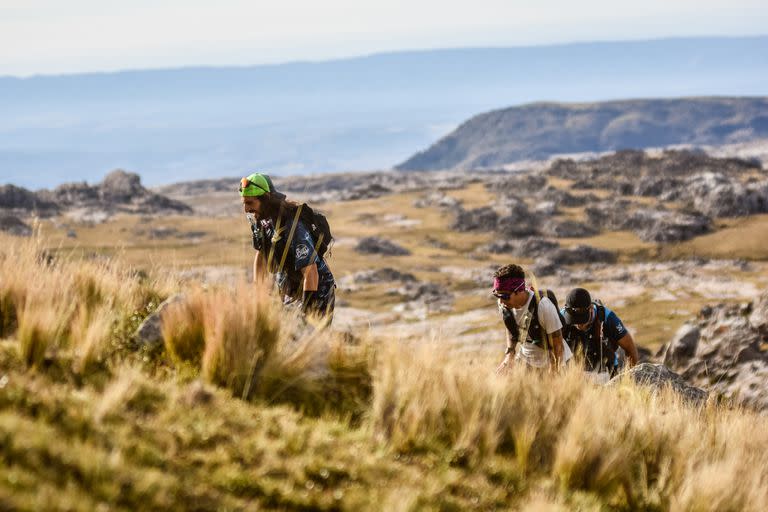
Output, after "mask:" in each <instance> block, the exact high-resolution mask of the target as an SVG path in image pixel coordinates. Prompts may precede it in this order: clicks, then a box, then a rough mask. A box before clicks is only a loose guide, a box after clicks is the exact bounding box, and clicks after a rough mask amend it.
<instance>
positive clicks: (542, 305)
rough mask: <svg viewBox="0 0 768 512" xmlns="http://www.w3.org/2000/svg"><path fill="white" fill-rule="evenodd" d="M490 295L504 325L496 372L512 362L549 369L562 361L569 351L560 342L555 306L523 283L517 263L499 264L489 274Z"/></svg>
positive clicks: (523, 278) (558, 316)
mask: <svg viewBox="0 0 768 512" xmlns="http://www.w3.org/2000/svg"><path fill="white" fill-rule="evenodd" d="M493 277H494V281H493V295H494V296H495V297H496V298H497V299H498V301H499V311H500V313H501V316H502V319H503V320H504V326H505V327H506V328H507V349H506V351H505V352H504V360H503V361H502V362H501V364H500V365H499V367H498V369H497V372H502V371H503V370H504V369H505V368H506V367H508V366H509V364H510V363H511V361H512V358H513V354H514V360H516V361H521V362H523V363H525V364H526V365H528V366H530V367H533V368H547V367H549V368H552V369H556V368H557V367H558V366H561V365H563V364H565V362H566V361H567V360H568V359H570V357H571V356H572V353H571V351H570V348H569V347H568V346H567V345H566V344H565V343H564V342H563V336H562V332H561V329H562V327H563V325H562V322H561V321H560V315H559V314H558V311H557V307H556V306H555V305H554V304H553V303H552V301H551V300H550V299H549V298H548V297H547V296H546V295H543V296H539V294H537V293H534V291H533V290H530V289H528V288H527V287H526V286H525V271H524V270H523V269H522V267H520V266H519V265H507V266H504V267H501V268H500V269H498V270H497V271H496V273H495V274H494V275H493Z"/></svg>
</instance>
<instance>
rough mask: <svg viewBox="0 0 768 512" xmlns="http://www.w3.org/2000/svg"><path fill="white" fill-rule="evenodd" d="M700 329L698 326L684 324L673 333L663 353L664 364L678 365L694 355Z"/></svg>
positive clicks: (699, 336)
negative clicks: (673, 335)
mask: <svg viewBox="0 0 768 512" xmlns="http://www.w3.org/2000/svg"><path fill="white" fill-rule="evenodd" d="M699 338H701V331H700V330H699V328H698V326H696V325H693V324H685V325H683V326H682V327H680V329H678V330H677V333H675V337H674V338H673V339H672V341H670V342H669V345H668V346H667V348H666V352H665V353H664V364H665V365H668V366H678V365H681V364H684V363H685V362H686V361H689V360H690V359H691V358H692V357H693V356H694V355H696V347H698V345H699Z"/></svg>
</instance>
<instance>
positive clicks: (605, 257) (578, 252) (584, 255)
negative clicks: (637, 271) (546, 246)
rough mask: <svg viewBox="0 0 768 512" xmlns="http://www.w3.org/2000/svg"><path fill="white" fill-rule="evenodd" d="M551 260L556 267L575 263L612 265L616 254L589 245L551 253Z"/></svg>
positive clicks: (563, 248) (561, 249)
mask: <svg viewBox="0 0 768 512" xmlns="http://www.w3.org/2000/svg"><path fill="white" fill-rule="evenodd" d="M551 259H552V261H554V262H555V263H557V264H558V265H572V264H577V263H614V262H615V261H616V254H614V253H613V252H611V251H607V250H605V249H598V248H597V247H592V246H591V245H577V246H574V247H568V248H565V247H562V248H560V249H557V250H556V251H554V252H553V253H551Z"/></svg>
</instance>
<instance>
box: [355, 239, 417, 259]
mask: <svg viewBox="0 0 768 512" xmlns="http://www.w3.org/2000/svg"><path fill="white" fill-rule="evenodd" d="M355 251H357V252H359V253H361V254H379V255H382V256H407V255H409V254H411V251H409V250H408V249H406V248H405V247H403V246H401V245H397V244H396V243H394V242H390V241H389V240H387V239H385V238H379V237H375V236H369V237H366V238H362V239H360V241H359V242H358V243H357V245H356V246H355Z"/></svg>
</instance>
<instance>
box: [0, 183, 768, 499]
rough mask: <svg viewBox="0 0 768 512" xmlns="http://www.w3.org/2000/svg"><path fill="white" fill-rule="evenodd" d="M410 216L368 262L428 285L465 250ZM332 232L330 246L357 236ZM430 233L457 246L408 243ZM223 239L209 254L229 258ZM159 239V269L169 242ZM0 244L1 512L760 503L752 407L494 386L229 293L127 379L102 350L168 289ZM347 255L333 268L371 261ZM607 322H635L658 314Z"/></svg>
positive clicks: (481, 364)
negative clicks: (335, 236) (405, 251)
mask: <svg viewBox="0 0 768 512" xmlns="http://www.w3.org/2000/svg"><path fill="white" fill-rule="evenodd" d="M413 199H415V196H414V197H398V198H396V199H393V201H400V203H397V204H393V203H392V202H391V201H390V202H389V203H388V204H386V205H384V204H382V202H378V203H377V202H375V201H371V202H367V203H366V202H363V201H361V202H357V203H354V204H352V205H351V206H350V207H349V208H345V209H344V210H343V211H339V210H334V215H335V216H337V217H334V219H346V220H347V221H349V220H350V219H351V218H352V217H353V216H354V215H358V214H359V212H360V211H359V210H358V211H355V208H357V207H359V208H361V209H373V210H374V211H377V212H381V213H384V211H385V209H387V208H389V209H392V208H397V209H398V211H403V212H404V213H405V214H406V215H408V216H411V215H412V214H413V215H416V214H417V212H415V211H412V210H411V208H412V207H411V206H410V203H409V201H412V200H413ZM353 207H354V208H353ZM390 211H391V210H390ZM418 214H419V215H420V217H419V218H423V219H424V223H423V224H422V225H420V226H419V227H417V228H415V229H412V230H409V231H408V232H407V233H405V234H403V235H402V236H401V238H402V240H403V243H404V244H405V245H408V246H409V247H411V248H412V249H414V251H415V252H414V254H413V255H412V256H410V257H407V258H405V259H392V260H388V259H381V260H375V262H374V263H373V266H379V265H381V266H386V265H389V266H392V265H394V266H397V265H395V264H396V263H398V262H400V264H402V265H403V266H406V267H408V269H409V270H410V269H411V268H412V267H413V268H416V270H415V272H417V273H419V277H422V276H423V275H426V276H430V278H432V279H434V280H436V281H438V282H439V280H440V279H441V276H440V265H443V264H445V261H444V260H445V258H446V257H447V256H450V255H455V251H456V248H457V247H464V245H462V244H467V245H468V246H469V245H471V244H472V243H477V242H478V240H479V239H477V240H476V239H471V240H470V239H468V238H466V239H465V238H462V239H461V240H458V241H457V240H453V239H451V238H452V237H454V238H457V236H456V235H455V234H451V233H450V232H448V231H447V229H446V225H447V222H448V221H447V219H446V218H445V217H444V216H442V215H441V214H440V213H439V212H438V211H436V210H429V209H427V210H419V212H418ZM422 214H423V215H422ZM232 221H233V220H232V219H226V220H222V221H221V222H232ZM126 222H127V221H126ZM344 226H346V227H343V228H342V229H340V230H339V231H340V233H339V234H340V235H342V236H362V235H364V234H365V229H368V228H365V229H362V230H360V231H359V232H358V231H355V230H353V229H352V227H351V226H352V224H344ZM93 229H94V230H95V231H94V235H93V236H94V240H95V239H96V231H97V230H98V229H102V228H96V227H95V228H93ZM238 229H239V227H238ZM379 229H385V230H389V231H387V232H388V233H389V234H392V235H394V234H395V233H397V232H398V231H397V230H398V229H400V228H397V227H393V226H388V227H387V226H383V227H379V228H373V227H371V228H370V231H371V232H372V233H374V232H378V230H379ZM435 232H437V233H438V236H440V237H444V238H445V239H446V240H448V241H450V242H451V247H452V248H451V249H449V250H440V249H434V248H427V247H425V246H423V245H422V242H423V240H422V241H420V238H419V237H421V239H423V237H424V236H426V235H427V234H430V235H434V233H435ZM222 236H224V237H226V236H227V235H226V234H225V235H222ZM84 238H85V237H83V238H81V239H80V240H81V241H83V240H84ZM222 240H223V239H222ZM468 240H469V241H468ZM4 241H5V240H4ZM246 241H247V239H246ZM238 243H239V242H235V241H230V242H226V241H225V242H222V245H221V247H219V248H218V249H217V251H219V253H220V252H221V251H222V250H226V248H227V247H229V248H234V249H233V251H234V253H233V254H234V256H232V257H233V258H235V259H236V257H239V256H238V255H239V253H237V250H239V249H237V247H238V245H237V244H238ZM227 244H230V245H227ZM158 245H159V246H162V247H157V248H156V249H157V250H158V251H159V252H157V253H154V254H155V255H161V256H162V255H166V256H167V255H169V254H171V252H172V251H174V250H176V249H174V248H172V247H170V245H171V243H170V242H168V244H167V245H163V243H160V242H158ZM0 247H1V248H0V337H2V338H8V339H5V340H0V509H11V510H15V509H20V510H94V509H98V508H107V509H116V510H138V509H160V508H164V509H169V510H210V509H224V510H242V509H265V508H266V509H281V510H299V509H300V510H310V509H312V510H469V509H482V510H498V509H526V510H538V509H550V510H574V509H578V510H605V509H612V510H696V511H698V510H702V511H706V510H713V511H714V510H718V511H719V510H747V511H749V510H755V511H758V510H763V509H764V504H765V503H766V502H767V501H768V470H767V469H766V468H768V419H766V418H765V417H759V416H757V415H755V414H753V413H751V412H749V411H743V410H738V409H728V408H726V407H723V406H719V405H716V404H714V403H711V404H708V405H707V406H706V407H705V408H703V409H696V408H692V407H690V406H688V405H685V404H682V403H680V401H679V400H678V399H677V398H676V397H675V396H673V395H671V394H670V393H668V392H662V393H651V392H650V391H648V390H647V389H643V388H639V387H637V386H635V385H634V384H632V383H631V382H623V383H621V384H620V385H618V386H614V387H611V388H598V387H594V386H593V385H591V384H588V383H587V382H585V380H584V379H583V378H582V376H581V374H580V373H579V372H578V371H576V370H575V369H571V370H569V371H566V372H564V373H562V374H558V375H549V374H543V375H542V374H538V373H532V372H527V371H524V370H523V369H521V368H513V369H512V371H510V372H509V373H508V374H507V375H504V376H496V375H494V374H493V369H494V367H495V364H494V363H497V362H498V361H496V360H493V361H491V360H484V359H483V358H482V357H478V356H477V355H473V356H470V357H468V356H464V355H461V354H457V353H454V352H452V351H451V350H450V349H449V348H446V347H451V346H454V343H452V340H440V342H438V343H436V344H434V343H429V342H426V341H420V342H414V343H408V344H406V343H401V342H397V341H393V340H387V341H384V342H382V343H380V344H378V345H373V344H372V343H369V342H367V341H359V340H352V341H350V340H345V339H342V337H341V336H340V335H339V334H337V333H334V332H333V331H332V330H329V329H323V328H322V326H312V325H305V324H303V323H302V322H301V321H300V320H299V318H298V316H296V315H294V314H290V313H286V312H285V310H284V309H282V307H281V306H280V305H279V304H277V303H276V302H275V298H274V297H272V296H270V295H269V294H268V293H267V292H266V290H263V289H259V288H255V287H253V286H245V285H243V286H238V287H230V288H223V287H208V288H202V287H195V286H191V287H188V288H187V289H185V290H184V292H185V299H184V300H183V301H181V302H179V303H178V304H176V305H175V306H173V307H171V308H169V309H168V310H167V312H166V313H165V315H164V326H163V337H164V340H165V348H166V354H167V356H168V357H167V359H166V358H165V357H162V356H161V357H159V358H158V359H157V360H156V361H154V364H153V365H150V366H142V365H136V364H135V358H132V357H131V354H130V353H125V352H118V353H116V354H113V355H112V357H111V359H110V358H108V357H107V354H108V353H109V352H110V348H111V347H112V346H113V344H114V343H115V341H116V338H120V337H121V336H122V334H121V333H124V332H126V331H130V330H132V328H133V327H135V324H136V320H140V319H141V318H142V317H143V316H144V315H145V314H146V312H148V311H149V310H151V309H152V308H153V307H154V306H153V305H156V303H157V300H158V298H161V297H164V296H168V295H170V294H171V293H172V292H176V291H178V288H177V287H175V286H173V285H172V284H166V283H164V282H162V281H159V280H156V279H150V278H145V277H141V276H139V275H137V274H136V273H135V272H131V271H130V270H128V269H126V268H125V267H123V266H121V265H120V264H118V263H116V261H114V260H108V261H102V260H96V261H94V260H88V259H81V258H79V257H77V256H76V254H79V252H78V253H75V254H69V253H68V252H67V251H61V250H60V251H57V252H56V254H57V257H56V258H55V259H53V260H50V261H49V259H48V258H45V257H43V258H41V257H40V256H41V253H42V247H41V246H40V244H39V242H38V241H35V240H32V241H29V242H19V241H18V239H8V241H7V243H4V244H2V245H0ZM139 247H140V245H138V244H137V246H136V247H134V248H133V249H131V250H130V251H128V252H129V254H132V256H131V258H136V257H137V256H138V255H139V254H140V253H139V251H140V250H141V249H139ZM209 249H210V248H207V249H206V250H209ZM180 250H182V251H185V250H186V249H180ZM197 250H198V249H190V250H189V251H190V252H187V253H185V256H184V257H185V258H187V257H190V256H191V255H193V254H195V253H194V251H197ZM132 251H135V252H132ZM242 253H243V260H244V261H246V263H247V256H249V255H250V253H247V252H246V251H242ZM350 253H351V251H349V253H347V254H346V255H343V256H341V259H340V260H336V261H337V262H338V261H340V262H343V263H344V265H340V266H341V267H342V268H346V265H347V264H349V265H350V267H349V268H351V269H358V268H359V269H361V268H370V266H371V264H370V261H369V262H368V263H365V262H364V261H363V259H362V258H360V257H358V256H355V255H354V254H350ZM210 257H211V258H212V257H213V256H210ZM228 257H229V256H228ZM464 263H467V264H469V263H470V260H469V258H468V257H467V255H466V254H462V255H461V258H458V257H457V259H455V260H454V261H452V262H451V264H455V265H462V264H464ZM473 265H476V262H474V263H473ZM442 279H444V280H445V282H448V281H449V280H450V277H449V276H443V277H442ZM367 299H369V300H371V301H373V300H375V297H374V296H373V295H372V296H371V297H367ZM484 303H485V300H483V302H482V303H481V302H477V303H475V301H474V299H473V298H471V297H470V298H467V299H466V300H465V301H463V302H460V303H459V304H458V306H459V308H463V309H467V310H471V309H472V308H473V307H475V306H476V307H484V306H483V304H484ZM625 310H626V311H625ZM619 312H620V314H621V315H622V317H623V318H624V317H626V318H625V320H627V321H628V323H629V324H630V325H633V326H635V325H639V322H640V319H641V318H642V317H643V316H644V315H652V312H651V311H650V310H644V309H641V308H640V306H639V305H635V304H628V306H627V307H626V308H621V310H620V311H619ZM668 321H671V320H670V319H661V320H660V322H661V323H660V324H659V326H658V328H659V329H662V328H663V326H664V325H666V324H664V322H668ZM662 324H663V325H662ZM494 325H496V324H494ZM478 327H479V326H478ZM659 332H661V331H659ZM99 362H104V363H105V364H106V365H107V366H108V369H107V372H106V373H107V374H108V376H107V379H109V382H106V383H105V382H104V380H105V379H103V378H102V377H103V374H104V372H102V373H101V374H100V375H101V377H99V376H97V372H96V363H99ZM29 366H33V367H35V368H34V370H30V369H29V368H28V367H29ZM62 366H66V367H67V368H68V369H69V370H70V371H71V372H72V373H74V374H75V375H76V376H77V378H71V376H70V375H65V378H62V373H63V372H59V370H60V368H61V367H62ZM190 375H191V376H192V377H193V378H194V377H197V376H200V377H202V378H203V379H204V380H205V382H206V383H205V384H201V383H200V382H197V381H196V382H193V383H191V384H190V383H189V380H190ZM244 399H245V400H244ZM280 403H287V404H290V405H291V406H292V407H284V406H281V405H279V404H280Z"/></svg>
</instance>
